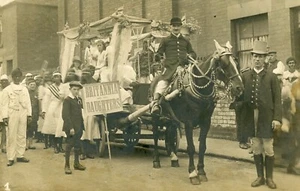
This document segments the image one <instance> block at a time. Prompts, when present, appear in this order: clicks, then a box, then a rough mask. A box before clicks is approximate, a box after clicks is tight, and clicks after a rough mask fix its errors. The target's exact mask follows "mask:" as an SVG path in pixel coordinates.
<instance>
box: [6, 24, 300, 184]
mask: <svg viewBox="0 0 300 191" xmlns="http://www.w3.org/2000/svg"><path fill="white" fill-rule="evenodd" d="M170 24H171V28H172V32H171V34H170V36H169V37H167V38H165V39H163V40H162V42H161V44H160V47H159V49H158V55H159V56H162V55H163V54H164V55H165V57H166V58H165V66H166V67H167V70H166V71H165V72H164V73H163V74H162V78H161V80H160V81H159V82H158V85H157V87H156V89H155V92H154V98H153V99H154V103H155V104H153V107H152V110H151V113H152V114H156V113H160V109H161V107H160V105H159V100H160V99H161V94H163V92H164V91H165V89H166V88H167V86H168V84H169V78H171V76H172V75H173V74H174V73H175V72H176V71H177V70H178V67H180V66H181V65H180V64H182V65H187V64H188V63H185V62H183V61H185V60H186V55H187V54H191V55H192V56H193V54H194V51H193V49H192V46H191V44H190V42H189V40H187V39H186V38H184V37H183V36H182V35H181V34H180V28H181V26H182V23H181V20H180V18H173V19H172V20H171V22H170ZM147 45H148V44H147V43H146V41H145V42H144V43H143V49H142V50H141V51H140V52H138V53H137V54H136V55H134V56H132V57H130V56H128V63H124V64H123V65H120V66H119V67H122V68H121V71H122V76H121V78H120V79H121V80H120V86H121V87H122V88H121V99H122V102H123V103H132V86H133V85H134V84H136V83H137V80H138V79H137V74H138V75H139V77H141V79H140V81H141V82H142V83H146V82H147V83H148V81H149V79H150V78H151V77H150V75H151V74H153V75H158V74H159V72H160V71H161V67H160V65H159V64H158V63H155V58H154V55H152V53H150V52H149V50H148V48H147ZM108 53H109V46H108V44H107V43H105V42H104V41H102V40H100V39H91V41H90V45H89V46H88V47H87V48H86V50H85V55H84V59H83V61H82V60H81V59H80V57H78V56H75V57H74V59H73V65H72V66H71V68H70V69H69V70H68V71H67V74H66V76H65V79H62V74H61V73H59V72H53V73H49V72H44V73H42V74H41V75H36V76H33V75H32V74H30V73H28V74H26V75H25V79H24V80H23V81H21V80H22V71H21V70H20V69H18V68H17V69H15V70H13V72H12V74H11V77H12V82H10V81H9V78H8V76H7V75H2V76H1V78H0V84H1V91H0V100H1V102H0V111H1V113H0V128H1V132H2V133H1V151H2V152H3V153H6V155H7V159H8V163H7V166H12V165H13V164H14V162H15V158H17V162H25V163H27V162H29V159H27V158H25V157H24V153H25V150H26V149H31V150H34V149H35V146H34V142H33V138H36V140H37V142H43V143H44V149H49V148H54V151H53V152H54V153H63V152H65V157H66V166H65V173H66V174H71V173H72V172H71V170H70V162H69V157H70V150H71V149H72V147H74V155H75V161H74V168H75V169H78V170H85V167H84V166H83V165H81V164H80V163H79V158H80V159H81V160H84V159H86V158H90V159H93V158H94V155H95V154H96V152H97V149H96V148H97V145H99V141H100V132H99V122H98V119H97V118H96V117H94V116H85V115H84V114H83V113H82V100H81V98H80V97H79V90H80V89H81V88H82V84H90V83H97V82H108V81H109V80H110V75H111V71H110V70H109V68H108V62H107V54H108ZM174 55H176V56H174ZM251 55H252V61H253V63H252V65H253V68H249V69H246V70H245V71H241V76H242V79H243V83H244V88H245V89H244V93H243V95H242V96H241V97H240V98H239V99H237V101H236V104H235V110H236V114H237V130H238V140H239V142H240V147H241V148H242V149H248V148H249V147H251V149H252V151H251V152H252V153H253V154H254V162H255V165H256V170H257V176H258V178H257V179H256V180H255V181H254V182H253V183H252V184H251V186H253V187H257V186H260V185H263V184H265V183H266V184H267V185H268V186H269V187H270V188H273V189H274V188H276V184H275V183H274V181H273V166H274V149H273V140H274V139H273V133H274V129H277V128H278V127H280V126H281V125H282V129H286V130H285V131H286V132H288V133H289V134H290V138H291V141H290V142H291V146H290V148H291V149H290V153H289V159H290V163H289V166H288V168H287V170H288V172H289V173H293V174H297V175H300V171H299V168H298V167H297V159H298V158H299V157H300V156H299V155H300V146H299V144H300V129H299V127H300V80H299V79H300V73H299V72H298V71H297V63H296V60H295V59H294V58H292V57H290V58H288V59H287V61H286V65H287V70H285V68H286V67H285V65H284V64H283V63H282V62H281V61H279V60H278V59H277V58H276V51H273V50H271V51H268V50H267V43H266V42H263V41H255V42H254V46H253V50H252V51H251ZM157 60H159V61H160V59H157ZM137 63H138V66H136V68H138V69H139V70H134V65H136V64H137ZM274 74H275V75H274ZM83 109H84V108H83ZM282 113H283V115H282ZM282 116H283V117H282ZM72 121H76V125H70V124H73V123H72ZM83 129H84V131H83ZM65 137H66V138H67V142H68V144H67V146H66V151H65V150H64V148H63V146H62V143H63V140H64V138H65ZM249 142H250V143H249ZM264 163H265V165H264ZM264 166H265V168H266V170H265V171H266V178H265V176H264Z"/></svg>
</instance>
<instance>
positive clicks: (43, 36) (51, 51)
mask: <svg viewBox="0 0 300 191" xmlns="http://www.w3.org/2000/svg"><path fill="white" fill-rule="evenodd" d="M0 15H1V17H0V24H1V27H0V65H1V73H6V74H10V73H11V71H12V70H13V69H14V68H16V67H20V68H21V69H22V70H23V71H24V72H33V73H37V72H38V71H39V70H40V69H41V65H42V63H43V61H44V60H47V61H48V63H49V65H48V68H56V67H57V66H58V58H59V52H58V36H57V34H56V33H57V30H58V23H57V20H58V14H57V2H56V1H53V0H14V1H12V2H10V3H8V4H5V5H3V6H2V7H0Z"/></svg>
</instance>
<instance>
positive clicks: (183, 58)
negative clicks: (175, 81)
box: [151, 17, 196, 114]
mask: <svg viewBox="0 0 300 191" xmlns="http://www.w3.org/2000/svg"><path fill="white" fill-rule="evenodd" d="M170 24H171V31H172V32H171V35H170V36H168V37H166V38H164V39H163V40H162V42H161V43H160V45H159V48H158V51H157V55H156V61H159V60H160V59H161V57H162V56H163V55H165V57H166V59H165V61H164V71H163V73H162V75H161V80H160V81H159V82H158V84H157V85H156V88H155V90H154V95H153V99H154V104H153V107H152V110H151V113H152V114H159V113H160V112H161V108H160V105H159V102H160V100H161V99H162V95H163V93H164V91H165V90H166V89H167V87H168V86H169V83H170V81H171V79H172V77H173V75H174V74H175V72H176V70H177V68H178V67H184V66H185V65H187V64H188V57H187V56H188V54H190V55H191V56H192V57H194V58H196V54H195V52H194V50H193V48H192V45H191V43H190V42H189V41H188V40H187V39H186V38H184V37H183V36H182V34H180V30H181V26H182V22H181V19H180V18H178V17H174V18H172V19H171V22H170Z"/></svg>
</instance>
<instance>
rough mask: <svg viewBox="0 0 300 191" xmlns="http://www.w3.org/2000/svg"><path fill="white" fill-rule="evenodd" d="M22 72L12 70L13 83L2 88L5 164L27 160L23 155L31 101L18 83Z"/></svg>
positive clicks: (29, 120) (10, 164)
mask: <svg viewBox="0 0 300 191" xmlns="http://www.w3.org/2000/svg"><path fill="white" fill-rule="evenodd" d="M21 77H22V72H21V70H20V69H19V68H17V69H15V70H13V72H12V79H13V83H11V84H10V85H9V86H7V87H6V88H5V89H4V90H3V94H2V105H3V109H2V118H3V122H4V123H5V124H6V125H7V126H8V128H7V129H8V131H7V159H8V163H7V166H12V165H13V164H14V159H15V157H17V162H25V163H27V162H29V160H28V159H27V158H25V157H24V153H25V147H26V126H27V123H30V122H31V120H32V117H31V103H30V97H29V93H28V90H27V88H26V87H24V86H22V85H20V82H21Z"/></svg>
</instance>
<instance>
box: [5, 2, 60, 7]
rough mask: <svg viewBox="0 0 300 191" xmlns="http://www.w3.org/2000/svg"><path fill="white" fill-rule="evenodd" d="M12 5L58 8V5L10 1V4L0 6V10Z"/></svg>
mask: <svg viewBox="0 0 300 191" xmlns="http://www.w3.org/2000/svg"><path fill="white" fill-rule="evenodd" d="M13 4H28V5H37V6H47V7H58V5H50V4H40V3H32V2H23V1H20V0H14V1H11V2H9V3H7V4H5V5H2V6H0V8H4V7H6V6H10V5H13Z"/></svg>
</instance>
